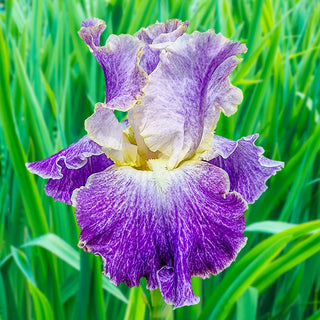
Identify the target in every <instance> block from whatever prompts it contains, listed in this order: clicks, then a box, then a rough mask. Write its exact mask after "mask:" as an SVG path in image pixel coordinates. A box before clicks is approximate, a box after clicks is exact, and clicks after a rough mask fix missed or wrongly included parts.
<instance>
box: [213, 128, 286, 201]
mask: <svg viewBox="0 0 320 320" xmlns="http://www.w3.org/2000/svg"><path fill="white" fill-rule="evenodd" d="M258 136H259V135H258V134H254V135H251V136H247V137H243V138H241V139H239V140H238V141H232V140H229V139H226V138H223V137H220V136H217V135H215V136H214V140H213V144H212V149H213V152H214V153H215V158H214V159H212V160H210V161H209V162H210V163H212V164H214V165H216V166H218V167H220V168H222V169H224V170H225V171H226V172H227V173H228V175H229V179H230V190H231V191H233V190H234V191H237V192H239V193H240V194H241V195H242V197H243V198H244V199H245V200H246V201H247V202H249V203H253V202H255V201H256V200H257V199H258V198H259V197H260V195H261V194H262V193H263V192H264V191H265V190H266V189H267V186H266V185H265V182H266V181H267V180H268V179H269V178H270V177H271V176H272V175H275V174H276V172H277V171H279V170H281V168H283V166H284V163H283V162H280V161H274V160H270V159H268V158H266V157H264V156H263V155H262V154H263V153H264V150H263V148H261V147H257V146H255V145H254V142H255V141H256V140H257V138H258Z"/></svg>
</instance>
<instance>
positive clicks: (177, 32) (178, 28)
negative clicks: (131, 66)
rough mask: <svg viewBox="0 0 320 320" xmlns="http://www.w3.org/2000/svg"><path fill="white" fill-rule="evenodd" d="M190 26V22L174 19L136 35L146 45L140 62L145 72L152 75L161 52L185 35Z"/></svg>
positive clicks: (151, 26)
mask: <svg viewBox="0 0 320 320" xmlns="http://www.w3.org/2000/svg"><path fill="white" fill-rule="evenodd" d="M188 24H189V23H188V22H182V21H180V20H178V19H172V20H169V21H167V22H165V23H155V24H152V25H150V26H148V27H147V28H141V29H140V30H139V31H138V32H137V33H136V34H135V36H136V37H137V38H138V39H140V40H141V41H143V42H144V43H145V44H146V46H145V47H144V49H143V55H142V58H141V61H140V66H141V67H142V68H143V70H145V71H146V72H147V73H148V74H150V73H151V72H152V71H153V70H154V69H155V68H156V67H157V65H158V63H159V60H160V52H161V50H162V49H164V48H165V47H167V46H168V45H169V44H171V43H172V42H174V41H176V40H177V39H178V38H179V37H180V36H181V35H183V34H184V32H185V31H186V29H187V26H188ZM160 44H161V45H160ZM155 45H156V46H155Z"/></svg>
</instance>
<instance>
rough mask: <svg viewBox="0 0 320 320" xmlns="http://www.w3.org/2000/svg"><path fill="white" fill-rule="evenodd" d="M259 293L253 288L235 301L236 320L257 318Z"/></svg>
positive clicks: (249, 288)
mask: <svg viewBox="0 0 320 320" xmlns="http://www.w3.org/2000/svg"><path fill="white" fill-rule="evenodd" d="M258 298H259V292H258V290H257V289H256V288H254V287H248V289H247V290H246V291H245V292H244V293H243V294H242V295H241V297H240V298H239V299H238V301H237V317H236V319H237V320H255V319H256V318H257V310H258Z"/></svg>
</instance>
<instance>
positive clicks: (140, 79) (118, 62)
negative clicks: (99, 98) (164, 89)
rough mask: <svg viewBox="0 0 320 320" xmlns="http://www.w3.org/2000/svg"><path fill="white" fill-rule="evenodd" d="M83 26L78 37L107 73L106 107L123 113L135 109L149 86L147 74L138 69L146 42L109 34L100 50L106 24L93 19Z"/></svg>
mask: <svg viewBox="0 0 320 320" xmlns="http://www.w3.org/2000/svg"><path fill="white" fill-rule="evenodd" d="M81 26H82V28H81V29H80V31H79V35H80V37H81V38H82V39H83V40H84V41H85V42H86V44H87V45H88V46H89V48H90V51H91V52H92V54H93V55H94V57H95V58H96V59H97V61H98V62H99V64H100V65H101V67H102V69H103V72H104V76H105V83H106V99H105V103H106V104H107V107H108V108H110V109H118V110H122V111H126V110H128V109H130V108H132V107H133V106H134V105H135V104H136V103H137V102H138V101H139V99H140V98H141V96H142V95H143V88H144V87H145V86H146V84H147V75H146V73H145V72H144V71H143V70H142V68H141V67H139V61H140V58H141V55H142V52H143V47H144V43H143V42H142V41H140V40H139V39H138V38H137V37H134V36H131V35H123V34H122V35H119V36H115V35H110V36H109V38H108V40H107V42H106V44H105V45H104V46H103V47H100V46H99V40H100V35H101V33H102V31H103V30H104V29H105V27H106V26H105V22H104V21H102V20H100V19H97V18H94V19H88V20H85V21H83V22H82V24H81Z"/></svg>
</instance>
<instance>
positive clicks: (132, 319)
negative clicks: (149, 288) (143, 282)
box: [124, 287, 146, 320]
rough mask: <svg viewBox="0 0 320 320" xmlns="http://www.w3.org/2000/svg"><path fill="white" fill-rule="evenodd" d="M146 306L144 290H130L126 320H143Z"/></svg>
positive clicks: (135, 288) (137, 288) (136, 288)
mask: <svg viewBox="0 0 320 320" xmlns="http://www.w3.org/2000/svg"><path fill="white" fill-rule="evenodd" d="M145 309H146V305H145V303H144V300H143V296H142V289H141V288H140V287H134V288H131V289H130V295H129V303H128V305H127V309H126V314H125V318H124V319H125V320H143V319H144V315H145Z"/></svg>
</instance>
